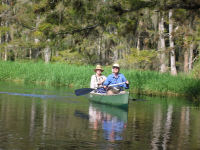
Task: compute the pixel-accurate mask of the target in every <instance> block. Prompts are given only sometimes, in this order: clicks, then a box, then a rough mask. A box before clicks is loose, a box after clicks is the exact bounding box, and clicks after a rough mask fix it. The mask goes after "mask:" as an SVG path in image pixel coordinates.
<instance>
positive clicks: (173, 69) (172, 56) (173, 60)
mask: <svg viewBox="0 0 200 150" xmlns="http://www.w3.org/2000/svg"><path fill="white" fill-rule="evenodd" d="M172 32H173V20H172V9H170V10H169V43H170V60H171V74H172V75H177V71H176V56H175V50H174V41H173V38H172Z"/></svg>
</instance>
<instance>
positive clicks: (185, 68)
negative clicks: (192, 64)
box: [184, 49, 189, 73]
mask: <svg viewBox="0 0 200 150" xmlns="http://www.w3.org/2000/svg"><path fill="white" fill-rule="evenodd" d="M188 57H189V54H188V50H187V49H186V50H185V52H184V72H185V73H188V64H189V59H188Z"/></svg>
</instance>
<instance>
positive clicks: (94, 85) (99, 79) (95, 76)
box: [90, 75, 106, 89]
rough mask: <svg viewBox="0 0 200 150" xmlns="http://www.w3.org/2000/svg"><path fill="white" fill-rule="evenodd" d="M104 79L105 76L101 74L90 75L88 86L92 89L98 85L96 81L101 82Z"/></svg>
mask: <svg viewBox="0 0 200 150" xmlns="http://www.w3.org/2000/svg"><path fill="white" fill-rule="evenodd" d="M105 80H106V76H104V75H101V76H97V75H92V77H91V81H90V88H93V89H95V88H98V87H99V86H100V84H98V83H102V82H103V81H105ZM101 85H102V84H101Z"/></svg>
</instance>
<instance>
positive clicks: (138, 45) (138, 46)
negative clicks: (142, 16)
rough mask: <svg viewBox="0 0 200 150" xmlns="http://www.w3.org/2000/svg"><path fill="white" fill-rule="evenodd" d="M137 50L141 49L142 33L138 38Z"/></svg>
mask: <svg viewBox="0 0 200 150" xmlns="http://www.w3.org/2000/svg"><path fill="white" fill-rule="evenodd" d="M137 50H140V35H139V36H138V39H137Z"/></svg>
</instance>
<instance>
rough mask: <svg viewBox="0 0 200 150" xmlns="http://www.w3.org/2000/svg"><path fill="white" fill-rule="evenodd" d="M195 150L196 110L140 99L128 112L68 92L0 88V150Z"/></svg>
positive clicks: (199, 139) (199, 117)
mask: <svg viewBox="0 0 200 150" xmlns="http://www.w3.org/2000/svg"><path fill="white" fill-rule="evenodd" d="M42 149H47V150H61V149H81V150H83V149H103V150H104V149H109V150H110V149H115V150H116V149H138V150H145V149H154V150H156V149H159V150H160V149H175V150H178V149H180V150H184V149H185V150H188V149H200V107H199V105H198V104H194V103H191V102H190V101H189V100H185V99H175V98H170V99H161V98H150V97H143V98H141V97H140V98H138V99H137V100H136V101H132V100H131V101H130V104H129V108H128V109H127V110H123V109H119V108H115V107H109V106H105V105H100V104H95V103H90V102H89V101H88V100H87V99H86V98H85V97H76V96H75V95H74V94H73V90H70V89H67V88H65V87H62V88H55V87H54V88H53V87H51V88H50V87H48V88H47V87H45V86H34V85H20V84H16V83H9V82H0V150H42Z"/></svg>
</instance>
